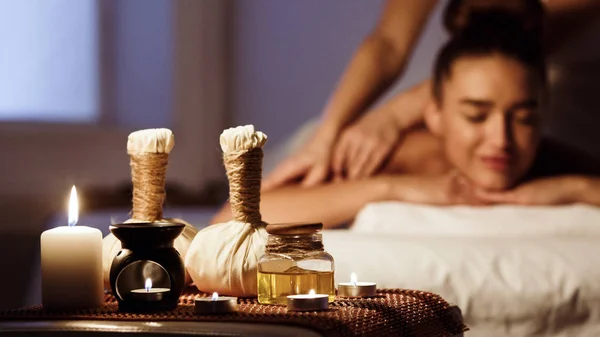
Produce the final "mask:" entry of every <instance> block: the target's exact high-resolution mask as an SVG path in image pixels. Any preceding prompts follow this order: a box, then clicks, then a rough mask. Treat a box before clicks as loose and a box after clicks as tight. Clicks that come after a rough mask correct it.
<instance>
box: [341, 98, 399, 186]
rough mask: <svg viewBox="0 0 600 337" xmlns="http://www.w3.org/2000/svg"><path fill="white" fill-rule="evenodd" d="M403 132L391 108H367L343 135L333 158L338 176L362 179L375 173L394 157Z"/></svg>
mask: <svg viewBox="0 0 600 337" xmlns="http://www.w3.org/2000/svg"><path fill="white" fill-rule="evenodd" d="M402 133H403V130H402V128H401V127H400V125H398V123H397V122H396V119H395V117H394V116H393V115H392V114H391V113H390V112H389V111H386V110H385V109H379V110H375V111H370V112H367V113H366V114H365V115H363V116H362V117H361V118H360V119H359V120H358V121H357V122H356V123H354V124H352V125H350V126H349V127H348V128H346V129H345V130H344V131H343V132H342V134H341V136H340V137H339V140H338V142H337V143H336V145H335V148H334V151H333V157H332V162H331V165H332V167H331V168H332V170H333V174H334V176H335V177H336V178H342V179H344V178H345V179H359V178H365V177H368V176H371V175H373V174H374V173H375V172H376V171H377V170H378V169H379V168H381V167H382V166H383V164H384V163H385V161H386V160H387V159H388V158H389V157H390V155H391V154H392V151H393V150H394V149H395V148H396V146H397V145H398V143H399V142H400V138H401V136H402Z"/></svg>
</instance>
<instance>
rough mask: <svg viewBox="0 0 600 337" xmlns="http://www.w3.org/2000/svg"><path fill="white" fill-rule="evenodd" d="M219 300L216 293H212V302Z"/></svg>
mask: <svg viewBox="0 0 600 337" xmlns="http://www.w3.org/2000/svg"><path fill="white" fill-rule="evenodd" d="M218 298H219V294H218V293H213V294H212V300H213V301H216V300H217V299H218Z"/></svg>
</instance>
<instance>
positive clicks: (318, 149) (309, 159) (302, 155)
mask: <svg viewBox="0 0 600 337" xmlns="http://www.w3.org/2000/svg"><path fill="white" fill-rule="evenodd" d="M335 137H336V134H335V133H334V132H333V131H327V130H325V129H323V128H320V129H319V130H317V132H316V133H315V135H314V136H313V137H312V138H311V139H310V140H309V141H308V142H307V143H306V144H305V145H304V146H303V147H302V148H301V149H300V151H298V152H296V153H294V154H293V155H291V156H290V157H288V158H286V159H285V160H284V161H282V162H281V163H280V164H278V165H277V167H276V168H275V169H274V170H273V172H271V174H270V175H269V176H268V177H266V178H265V179H264V181H263V182H262V189H263V190H264V191H266V190H269V189H272V188H275V187H280V186H283V185H285V184H288V183H290V182H293V181H301V184H302V185H304V186H314V185H317V184H319V183H321V182H323V181H325V180H326V179H327V178H328V176H329V174H330V172H331V170H330V163H331V152H332V150H333V144H334V142H335Z"/></svg>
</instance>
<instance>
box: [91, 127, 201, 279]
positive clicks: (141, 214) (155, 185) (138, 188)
mask: <svg viewBox="0 0 600 337" xmlns="http://www.w3.org/2000/svg"><path fill="white" fill-rule="evenodd" d="M174 145H175V137H174V135H173V133H172V132H171V130H169V129H148V130H140V131H136V132H133V133H131V134H130V135H129V138H128V140H127V153H128V154H129V157H130V165H131V179H132V181H133V210H132V216H131V219H129V220H127V221H125V222H126V223H136V222H140V223H148V222H154V221H169V222H177V223H183V224H185V229H184V230H183V233H182V234H181V235H180V236H179V237H178V238H177V239H175V249H177V251H178V252H179V254H181V256H182V257H183V256H185V254H186V253H187V250H188V247H189V245H190V242H191V241H192V239H193V238H194V236H195V235H196V233H197V232H198V230H197V229H196V228H195V227H194V226H192V225H190V224H188V223H187V222H185V221H183V220H181V219H163V214H162V207H163V203H164V200H165V196H166V192H165V180H166V174H167V164H168V161H169V153H170V152H171V150H172V149H173V146H174ZM140 226H143V224H140ZM119 250H121V241H119V240H118V239H117V238H115V237H114V235H112V234H108V235H107V236H106V237H105V238H104V239H103V240H102V266H103V269H104V286H105V288H108V289H109V288H110V281H109V276H110V266H111V264H112V261H113V259H114V257H115V256H116V255H117V253H118V252H119ZM185 276H186V284H191V278H190V277H189V275H188V273H187V272H186V275H185Z"/></svg>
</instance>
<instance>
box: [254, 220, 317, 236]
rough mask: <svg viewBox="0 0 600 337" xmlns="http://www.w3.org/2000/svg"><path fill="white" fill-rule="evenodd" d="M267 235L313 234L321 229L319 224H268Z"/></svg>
mask: <svg viewBox="0 0 600 337" xmlns="http://www.w3.org/2000/svg"><path fill="white" fill-rule="evenodd" d="M266 229H267V233H269V234H274V235H300V234H313V233H316V232H318V231H320V230H322V229H323V224H322V223H320V222H289V223H277V224H268V225H267V227H266Z"/></svg>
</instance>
